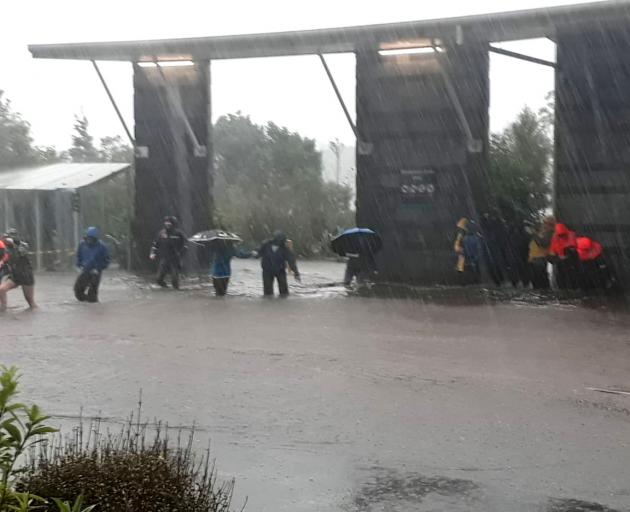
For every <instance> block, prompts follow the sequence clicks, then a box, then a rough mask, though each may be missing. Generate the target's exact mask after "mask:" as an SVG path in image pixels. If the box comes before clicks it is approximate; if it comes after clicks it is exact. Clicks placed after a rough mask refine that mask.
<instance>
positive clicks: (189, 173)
mask: <svg viewBox="0 0 630 512" xmlns="http://www.w3.org/2000/svg"><path fill="white" fill-rule="evenodd" d="M134 114H135V140H136V146H137V149H136V158H135V218H134V224H133V234H134V246H133V265H134V268H136V269H148V268H149V260H148V255H149V249H150V246H151V242H152V240H153V238H154V237H155V235H156V233H157V231H158V230H159V229H160V228H161V226H162V218H163V217H164V216H165V215H175V216H177V217H178V219H179V222H180V228H181V229H183V230H184V232H185V233H186V234H187V235H188V236H190V235H191V234H193V233H194V232H196V231H201V230H203V229H207V228H208V227H209V226H210V222H211V212H212V203H211V194H210V190H211V186H212V146H211V117H210V62H209V61H207V60H202V61H195V63H194V65H193V66H175V67H162V68H160V69H158V68H156V67H140V66H139V65H138V64H134ZM187 125H188V126H187ZM188 127H190V128H192V132H193V133H194V136H195V137H194V138H195V139H196V141H193V140H192V137H191V134H190V131H189V130H188ZM194 261H195V260H194V259H193V258H190V261H189V263H190V264H192V265H193V266H194Z"/></svg>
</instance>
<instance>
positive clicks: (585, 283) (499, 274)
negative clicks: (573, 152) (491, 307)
mask: <svg viewBox="0 0 630 512" xmlns="http://www.w3.org/2000/svg"><path fill="white" fill-rule="evenodd" d="M456 228H457V231H456V234H455V242H454V251H455V253H456V256H457V263H456V270H457V272H458V273H459V275H460V277H461V280H462V283H463V284H468V283H477V282H480V280H481V271H482V266H483V267H485V269H486V270H487V273H488V275H489V277H490V278H491V279H492V281H494V283H495V284H496V285H497V286H500V285H501V284H502V283H503V282H504V281H505V280H506V278H507V279H508V280H509V281H510V282H511V283H512V285H513V286H515V287H516V286H519V284H520V285H522V286H523V287H528V286H529V285H530V284H531V286H532V287H533V288H535V289H548V288H550V287H551V280H550V276H549V270H548V269H549V264H551V265H552V267H553V269H554V270H553V276H554V278H555V284H556V286H557V287H558V288H559V289H583V290H593V289H607V288H610V287H612V286H613V284H614V277H613V275H612V273H611V271H610V269H609V267H608V265H607V264H606V261H605V259H604V254H603V249H602V246H601V244H600V243H599V242H597V241H595V240H593V239H591V238H589V237H587V236H578V235H577V234H576V233H575V232H574V231H571V230H570V229H569V228H568V227H567V226H566V225H565V224H563V223H561V222H557V221H556V219H554V218H553V217H545V218H544V219H542V220H541V222H540V223H539V224H538V225H537V226H533V227H531V228H529V229H528V228H526V227H525V226H524V225H523V224H522V223H521V224H519V223H518V222H506V221H505V220H503V219H501V218H500V217H499V216H498V215H493V214H484V215H483V216H482V219H481V224H480V225H478V224H477V223H476V222H475V221H473V220H470V219H467V218H461V219H460V220H459V222H458V223H457V226H456Z"/></svg>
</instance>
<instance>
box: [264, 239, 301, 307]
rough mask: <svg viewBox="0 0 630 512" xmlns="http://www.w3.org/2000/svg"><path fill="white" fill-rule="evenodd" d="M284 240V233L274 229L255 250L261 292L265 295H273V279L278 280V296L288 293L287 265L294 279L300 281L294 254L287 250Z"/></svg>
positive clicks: (284, 295)
mask: <svg viewBox="0 0 630 512" xmlns="http://www.w3.org/2000/svg"><path fill="white" fill-rule="evenodd" d="M286 242H287V237H286V235H285V234H284V233H282V232H281V231H276V232H275V233H274V235H273V238H271V239H270V240H265V241H264V242H263V243H262V245H261V246H260V249H258V251H257V254H258V257H259V258H260V265H261V267H262V277H263V293H264V295H265V296H266V297H269V296H272V295H273V293H274V292H273V289H274V281H278V291H279V293H280V296H282V297H286V296H287V295H289V286H288V283H287V265H288V267H289V268H290V269H291V271H292V272H293V275H294V277H295V280H296V281H297V282H300V281H301V278H300V271H299V270H298V267H297V263H296V261H295V255H294V254H293V252H291V250H289V248H288V247H287V245H286Z"/></svg>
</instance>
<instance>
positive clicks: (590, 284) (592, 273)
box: [576, 236, 614, 291]
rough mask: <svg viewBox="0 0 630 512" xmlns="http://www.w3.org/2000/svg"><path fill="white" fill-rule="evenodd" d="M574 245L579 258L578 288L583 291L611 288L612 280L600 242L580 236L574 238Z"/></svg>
mask: <svg viewBox="0 0 630 512" xmlns="http://www.w3.org/2000/svg"><path fill="white" fill-rule="evenodd" d="M576 246H577V254H578V258H579V260H580V288H582V290H584V291H589V290H605V289H609V288H611V287H612V286H613V284H614V280H613V277H612V274H611V272H610V269H609V268H608V265H607V264H606V261H605V259H604V254H603V253H604V250H603V248H602V246H601V244H600V243H599V242H596V241H595V240H592V239H591V238H588V237H586V236H580V237H578V238H577V239H576Z"/></svg>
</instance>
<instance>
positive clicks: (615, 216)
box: [555, 25, 630, 287]
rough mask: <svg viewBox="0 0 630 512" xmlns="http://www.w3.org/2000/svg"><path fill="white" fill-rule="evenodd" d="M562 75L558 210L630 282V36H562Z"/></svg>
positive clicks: (603, 29)
mask: <svg viewBox="0 0 630 512" xmlns="http://www.w3.org/2000/svg"><path fill="white" fill-rule="evenodd" d="M557 44H558V50H557V51H558V57H557V61H558V73H557V75H556V178H555V203H556V204H555V210H556V212H555V213H556V216H557V218H558V220H559V221H561V222H564V223H566V224H567V225H568V226H569V227H570V228H571V229H573V230H576V231H577V232H578V234H584V235H587V236H590V237H592V238H594V239H595V240H597V241H599V242H600V243H601V244H602V245H603V246H604V249H605V253H606V254H607V255H608V259H609V260H610V262H611V263H612V264H613V266H614V267H615V270H616V272H617V275H618V276H619V277H620V278H621V281H622V284H625V286H626V287H627V285H628V284H629V283H630V280H629V277H630V276H629V274H628V269H629V268H630V267H629V265H630V61H629V60H628V55H630V30H629V29H628V27H627V25H626V26H624V27H615V26H610V25H605V26H601V25H595V28H593V27H591V26H589V27H583V29H582V30H572V31H571V33H560V34H558V37H557Z"/></svg>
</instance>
